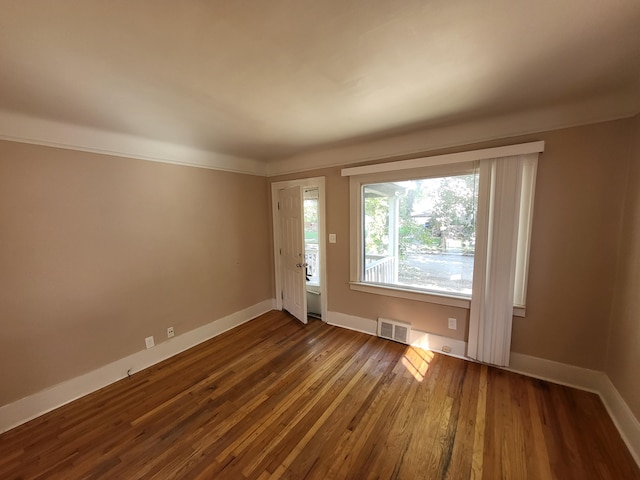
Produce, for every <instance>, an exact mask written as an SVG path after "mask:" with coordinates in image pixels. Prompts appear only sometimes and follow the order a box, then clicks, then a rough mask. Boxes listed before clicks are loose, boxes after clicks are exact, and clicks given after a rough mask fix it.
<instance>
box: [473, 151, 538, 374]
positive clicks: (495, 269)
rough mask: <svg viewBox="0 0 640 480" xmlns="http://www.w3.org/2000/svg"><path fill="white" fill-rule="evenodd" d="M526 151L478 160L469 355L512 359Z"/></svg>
mask: <svg viewBox="0 0 640 480" xmlns="http://www.w3.org/2000/svg"><path fill="white" fill-rule="evenodd" d="M524 161H525V156H517V157H501V158H492V159H485V160H481V161H480V184H479V191H478V216H477V225H476V248H475V261H474V264H475V267H474V274H473V294H472V297H471V312H470V318H469V342H468V350H467V354H468V356H469V357H471V358H473V359H475V360H478V361H480V362H484V363H490V364H493V365H499V366H508V365H509V356H510V352H511V324H512V321H513V300H514V282H515V271H516V257H517V249H518V229H519V216H520V198H521V188H522V176H523V165H524Z"/></svg>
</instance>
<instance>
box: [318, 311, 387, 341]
mask: <svg viewBox="0 0 640 480" xmlns="http://www.w3.org/2000/svg"><path fill="white" fill-rule="evenodd" d="M327 323H328V324H329V325H333V326H335V327H342V328H346V329H348V330H355V331H356V332H360V333H366V334H368V335H374V336H375V335H376V334H377V332H378V322H377V321H376V320H371V319H370V318H362V317H356V316H355V315H348V314H346V313H341V312H331V311H329V312H327Z"/></svg>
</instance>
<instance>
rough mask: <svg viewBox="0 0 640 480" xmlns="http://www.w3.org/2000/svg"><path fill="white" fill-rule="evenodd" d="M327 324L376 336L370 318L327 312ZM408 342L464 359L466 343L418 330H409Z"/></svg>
mask: <svg viewBox="0 0 640 480" xmlns="http://www.w3.org/2000/svg"><path fill="white" fill-rule="evenodd" d="M327 323H328V324H329V325H334V326H336V327H342V328H348V329H349V330H355V331H357V332H362V333H367V334H369V335H377V333H378V322H377V321H376V320H371V319H370V318H362V317H356V316H354V315H347V314H346V313H340V312H327ZM409 341H410V343H411V345H412V346H414V347H420V348H423V349H425V350H433V351H434V352H440V353H444V354H445V355H451V356H454V357H459V358H465V359H466V357H465V353H466V351H467V342H463V341H462V340H455V339H453V338H449V337H443V336H442V335H436V334H434V333H427V332H422V331H420V330H414V329H413V328H412V329H411V337H410V338H409ZM443 347H449V348H450V349H451V351H449V352H445V351H443V350H442V348H443Z"/></svg>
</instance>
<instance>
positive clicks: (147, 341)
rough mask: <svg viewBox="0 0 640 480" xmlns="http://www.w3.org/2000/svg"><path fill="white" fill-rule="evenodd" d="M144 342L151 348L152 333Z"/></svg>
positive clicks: (152, 343)
mask: <svg viewBox="0 0 640 480" xmlns="http://www.w3.org/2000/svg"><path fill="white" fill-rule="evenodd" d="M144 343H145V344H146V345H147V348H151V347H153V346H154V345H155V343H154V341H153V335H152V336H150V337H147V338H145V339H144Z"/></svg>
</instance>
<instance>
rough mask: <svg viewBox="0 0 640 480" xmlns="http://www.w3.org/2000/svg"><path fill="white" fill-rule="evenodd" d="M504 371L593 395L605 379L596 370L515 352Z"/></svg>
mask: <svg viewBox="0 0 640 480" xmlns="http://www.w3.org/2000/svg"><path fill="white" fill-rule="evenodd" d="M504 369H505V370H509V371H512V372H516V373H522V374H523V375H527V376H529V377H534V378H539V379H541V380H548V381H550V382H553V383H559V384H560V385H566V386H568V387H575V388H579V389H580V390H587V391H589V392H594V393H600V388H601V386H602V382H603V379H604V378H606V375H605V374H604V373H603V372H599V371H597V370H589V369H588V368H581V367H575V366H573V365H567V364H566V363H560V362H554V361H552V360H546V359H544V358H538V357H532V356H530V355H524V354H522V353H515V352H511V360H510V362H509V366H508V367H504Z"/></svg>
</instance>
